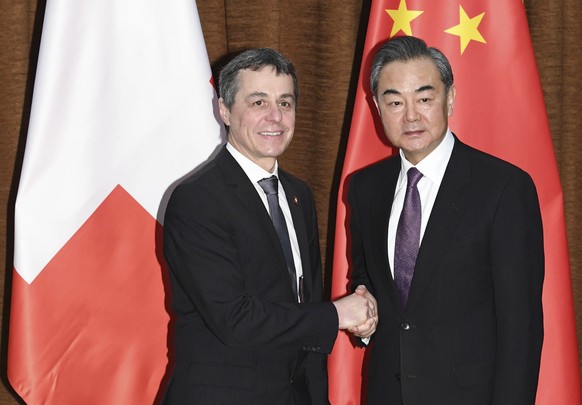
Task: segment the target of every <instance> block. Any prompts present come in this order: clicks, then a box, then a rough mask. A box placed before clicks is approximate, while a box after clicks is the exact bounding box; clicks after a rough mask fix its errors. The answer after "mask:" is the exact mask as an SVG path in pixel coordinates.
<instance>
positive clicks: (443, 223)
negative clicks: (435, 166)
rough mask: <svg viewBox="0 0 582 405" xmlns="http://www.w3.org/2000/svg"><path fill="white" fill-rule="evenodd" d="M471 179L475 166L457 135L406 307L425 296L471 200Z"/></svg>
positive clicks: (419, 255) (417, 261) (422, 243)
mask: <svg viewBox="0 0 582 405" xmlns="http://www.w3.org/2000/svg"><path fill="white" fill-rule="evenodd" d="M470 181H471V169H470V166H469V163H468V161H467V156H466V153H465V151H464V145H463V144H461V143H460V141H459V140H458V139H455V146H454V148H453V152H452V154H451V158H450V160H449V164H448V165H447V169H446V171H445V175H444V177H443V181H442V183H441V186H440V189H439V191H438V194H437V198H436V200H435V204H434V207H433V209H432V212H431V215H430V219H429V221H428V224H427V227H426V230H425V233H424V237H423V240H422V242H421V246H420V250H419V252H418V257H417V260H416V266H415V270H414V276H413V279H412V284H411V286H410V293H409V296H408V304H407V306H406V310H407V311H409V310H411V309H412V308H413V307H414V305H415V304H416V303H417V302H418V301H419V300H420V299H421V297H422V293H423V291H424V290H425V289H426V287H427V286H428V285H429V283H430V280H431V278H432V277H436V276H437V275H435V274H434V273H435V271H436V269H437V268H438V267H439V263H440V261H441V258H442V256H443V255H444V253H445V252H446V249H447V245H448V243H449V240H450V239H451V237H452V234H453V233H454V231H455V229H456V228H457V225H458V223H459V221H460V219H461V217H462V215H463V212H464V211H465V209H466V207H467V204H468V202H469V198H468V197H469V195H468V194H467V193H466V192H464V188H465V187H466V186H467V185H468V184H469V183H470Z"/></svg>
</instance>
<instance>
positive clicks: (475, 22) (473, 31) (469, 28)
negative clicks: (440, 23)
mask: <svg viewBox="0 0 582 405" xmlns="http://www.w3.org/2000/svg"><path fill="white" fill-rule="evenodd" d="M484 16H485V13H481V14H479V15H478V16H476V17H473V18H469V16H468V15H467V13H466V12H465V10H464V9H463V6H459V24H458V25H455V26H454V27H451V28H449V29H448V30H445V32H446V33H448V34H453V35H458V36H459V38H460V40H461V55H462V54H463V52H465V49H466V48H467V46H468V45H469V43H470V42H471V41H479V42H482V43H484V44H486V43H487V41H485V38H483V35H481V33H480V32H479V24H480V23H481V20H482V19H483V17H484Z"/></svg>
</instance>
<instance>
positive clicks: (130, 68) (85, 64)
mask: <svg viewBox="0 0 582 405" xmlns="http://www.w3.org/2000/svg"><path fill="white" fill-rule="evenodd" d="M211 77H212V75H211V71H210V66H209V63H208V56H207V53H206V48H205V45H204V39H203V36H202V30H201V27H200V21H199V18H198V12H197V9H196V3H195V2H194V1H192V0H175V1H171V2H159V1H156V0H124V1H116V0H101V1H96V2H92V1H81V2H79V1H76V0H60V1H56V0H48V1H47V4H46V12H45V17H44V23H43V31H42V38H41V46H40V54H39V59H38V67H37V73H36V78H35V85H34V94H33V101H32V110H31V118H30V125H29V130H28V134H27V139H26V149H25V155H24V162H23V167H22V173H21V178H20V184H19V188H18V194H17V201H16V207H15V252H14V272H13V284H12V305H11V313H10V331H9V347H8V377H9V381H10V383H11V385H12V386H13V387H14V389H15V390H16V392H17V393H18V394H19V395H20V396H21V397H22V398H23V399H24V400H25V401H26V403H27V404H31V405H34V404H47V405H49V404H55V405H62V404H84V405H91V404H95V405H103V404H124V405H129V404H135V405H143V404H152V403H157V402H158V400H159V396H160V394H161V392H162V391H163V389H164V383H165V377H166V376H167V375H168V372H169V368H170V367H171V360H170V359H171V348H170V347H169V342H171V340H170V339H169V337H168V330H169V327H171V325H170V323H171V317H170V313H169V312H168V311H169V308H168V302H169V298H168V297H167V296H166V292H167V289H168V285H167V284H166V283H165V276H164V274H165V268H164V263H163V259H162V253H161V227H162V224H161V223H160V222H159V221H160V218H163V211H164V208H165V201H166V200H167V197H168V194H169V192H170V189H171V186H172V184H173V183H174V182H176V181H177V180H178V179H179V178H180V177H182V176H184V175H186V174H187V173H188V172H189V171H191V170H192V169H194V168H195V167H197V166H198V165H200V164H201V163H202V162H203V161H204V160H206V159H207V158H208V157H209V156H210V155H211V153H212V152H213V151H214V150H215V149H216V148H217V146H218V145H219V143H220V142H221V141H222V138H221V125H220V124H219V123H218V122H217V120H216V119H215V112H216V106H217V104H216V100H215V99H216V95H215V92H214V88H213V86H212V82H211Z"/></svg>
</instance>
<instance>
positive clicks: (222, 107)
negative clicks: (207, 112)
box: [218, 97, 230, 126]
mask: <svg viewBox="0 0 582 405" xmlns="http://www.w3.org/2000/svg"><path fill="white" fill-rule="evenodd" d="M218 110H219V111H220V118H222V122H224V124H225V125H229V126H230V111H229V110H228V108H227V107H226V104H224V99H223V98H222V97H220V98H219V99H218Z"/></svg>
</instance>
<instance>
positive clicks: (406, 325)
mask: <svg viewBox="0 0 582 405" xmlns="http://www.w3.org/2000/svg"><path fill="white" fill-rule="evenodd" d="M400 327H401V328H402V330H409V329H410V325H409V324H408V323H406V322H402V323H401V324H400Z"/></svg>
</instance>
